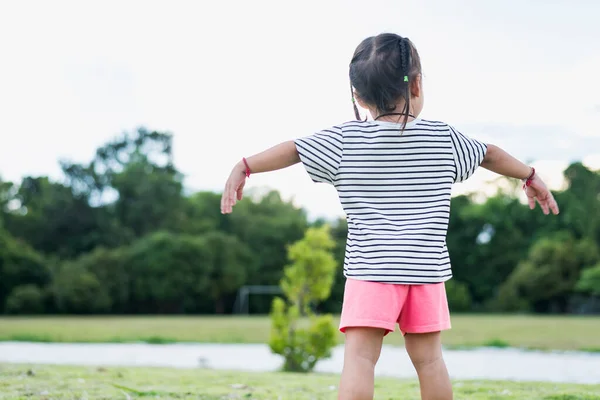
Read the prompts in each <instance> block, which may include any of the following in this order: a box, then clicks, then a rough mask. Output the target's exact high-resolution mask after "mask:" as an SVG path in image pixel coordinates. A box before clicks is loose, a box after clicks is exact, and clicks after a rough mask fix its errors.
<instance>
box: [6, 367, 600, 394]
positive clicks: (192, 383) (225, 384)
mask: <svg viewBox="0 0 600 400" xmlns="http://www.w3.org/2000/svg"><path fill="white" fill-rule="evenodd" d="M338 381H339V376H337V375H331V374H308V375H302V374H289V373H276V372H275V373H247V372H228V371H214V370H205V369H166V368H96V367H93V368H92V367H64V366H27V365H0V399H11V400H24V399H48V400H49V399H54V400H61V399H137V398H147V399H150V398H152V399H154V398H160V399H203V400H217V399H255V400H260V399H285V400H288V399H289V400H294V399H298V400H301V399H332V400H333V399H336V398H337V385H338ZM454 392H455V396H454V398H455V399H457V400H458V399H469V400H484V399H507V400H510V399H519V400H527V399H536V400H559V399H562V400H600V385H564V384H553V383H516V382H502V381H498V382H495V381H494V382H491V381H459V382H454ZM375 398H376V399H382V400H383V399H385V400H388V399H408V400H410V399H415V400H416V399H419V398H420V397H419V387H418V383H417V381H416V380H414V381H403V380H396V379H391V378H377V379H376V388H375Z"/></svg>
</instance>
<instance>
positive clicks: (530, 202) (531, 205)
mask: <svg viewBox="0 0 600 400" xmlns="http://www.w3.org/2000/svg"><path fill="white" fill-rule="evenodd" d="M527 201H528V202H529V208H530V209H531V210H533V209H534V208H535V197H530V196H527Z"/></svg>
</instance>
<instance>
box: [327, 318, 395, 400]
mask: <svg viewBox="0 0 600 400" xmlns="http://www.w3.org/2000/svg"><path fill="white" fill-rule="evenodd" d="M384 333H385V330H384V329H379V328H366V327H365V328H362V327H361V328H346V344H345V348H344V368H343V370H342V378H341V381H340V391H339V394H338V399H339V400H372V399H373V396H374V392H375V364H377V360H379V354H380V353H381V345H382V343H383V335H384Z"/></svg>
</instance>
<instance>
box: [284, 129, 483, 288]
mask: <svg viewBox="0 0 600 400" xmlns="http://www.w3.org/2000/svg"><path fill="white" fill-rule="evenodd" d="M400 128H401V125H400V124H396V123H392V122H383V121H381V122H380V121H369V122H361V121H352V122H346V123H344V124H342V125H338V126H335V127H332V128H330V129H326V130H323V131H321V132H318V133H316V134H314V135H311V136H307V137H304V138H300V139H296V141H295V143H296V148H297V150H298V154H299V155H300V159H301V161H302V163H303V165H304V167H305V168H306V171H307V172H308V174H309V175H310V177H311V178H312V180H313V181H315V182H324V183H329V184H332V185H333V186H334V187H335V188H336V189H337V192H338V195H339V198H340V202H341V204H342V207H343V209H344V211H345V213H346V216H347V220H348V237H347V242H346V255H345V259H344V276H346V278H351V279H359V280H367V281H376V282H389V283H397V284H425V283H438V282H444V281H447V280H448V279H450V278H451V277H452V271H451V268H450V257H449V255H448V249H447V248H446V233H447V230H448V220H449V217H450V195H451V189H452V184H453V183H455V182H461V181H464V180H466V179H467V178H469V177H470V176H471V175H472V174H473V172H475V169H476V168H477V167H478V166H479V165H480V164H481V163H482V161H483V158H484V156H485V153H486V150H487V146H486V145H485V144H484V143H481V142H479V141H476V140H473V139H471V138H469V137H467V136H465V135H463V134H461V133H460V132H458V131H457V130H456V129H454V128H453V127H451V126H449V125H448V124H445V123H443V122H436V121H427V120H423V119H416V120H414V121H411V122H409V123H408V124H407V125H406V129H405V130H404V132H403V133H401V132H400Z"/></svg>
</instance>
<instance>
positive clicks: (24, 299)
mask: <svg viewBox="0 0 600 400" xmlns="http://www.w3.org/2000/svg"><path fill="white" fill-rule="evenodd" d="M44 297H45V295H44V292H43V290H42V289H40V288H39V287H38V286H36V285H32V284H28V285H21V286H17V287H16V288H14V289H13V291H12V292H11V293H10V295H9V296H8V298H7V299H6V312H7V313H9V314H41V313H42V312H43V311H44Z"/></svg>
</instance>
